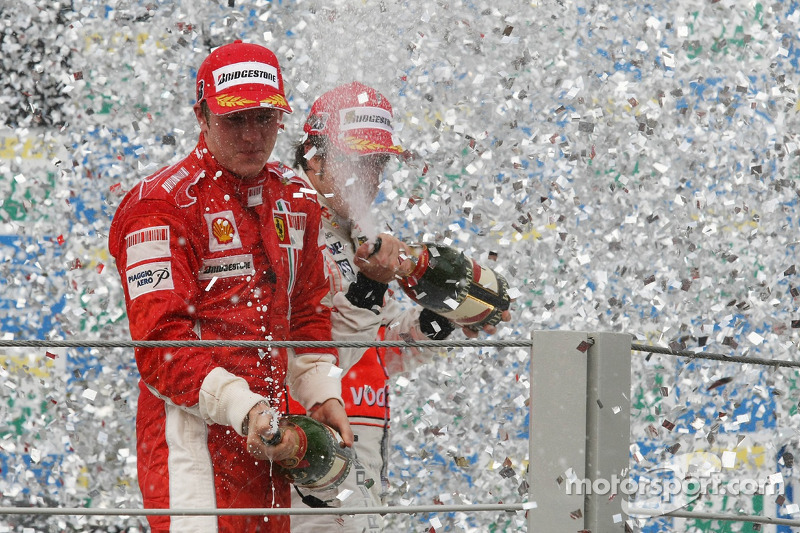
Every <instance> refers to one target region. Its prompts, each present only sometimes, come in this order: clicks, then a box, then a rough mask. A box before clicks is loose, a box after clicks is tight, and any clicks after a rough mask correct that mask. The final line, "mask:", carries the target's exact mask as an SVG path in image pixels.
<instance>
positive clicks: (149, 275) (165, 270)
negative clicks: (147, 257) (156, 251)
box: [125, 261, 175, 300]
mask: <svg viewBox="0 0 800 533" xmlns="http://www.w3.org/2000/svg"><path fill="white" fill-rule="evenodd" d="M125 275H126V276H127V278H128V294H129V295H130V299H131V300H135V299H136V298H138V297H139V296H141V295H143V294H147V293H149V292H155V291H165V290H173V289H174V288H175V285H174V284H173V282H172V263H171V262H170V261H156V262H154V263H145V264H143V265H139V266H136V267H133V268H129V269H128V270H127V272H126V273H125Z"/></svg>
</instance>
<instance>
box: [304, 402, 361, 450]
mask: <svg viewBox="0 0 800 533" xmlns="http://www.w3.org/2000/svg"><path fill="white" fill-rule="evenodd" d="M309 416H311V418H313V419H314V420H316V421H317V422H322V423H323V424H327V425H329V426H330V427H332V428H333V429H335V430H336V431H338V432H339V435H341V437H342V441H343V442H344V445H345V446H349V447H352V446H353V441H354V440H355V437H354V436H353V430H352V428H351V427H350V421H349V420H347V412H345V410H344V406H343V405H342V404H341V402H340V401H339V400H337V399H336V398H328V399H327V400H325V401H324V402H322V403H318V404H316V405H315V406H313V407H312V408H311V409H309Z"/></svg>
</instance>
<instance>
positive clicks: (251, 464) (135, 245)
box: [109, 136, 341, 533]
mask: <svg viewBox="0 0 800 533" xmlns="http://www.w3.org/2000/svg"><path fill="white" fill-rule="evenodd" d="M309 193H312V194H309ZM323 246H324V243H323V241H322V240H321V234H320V209H319V205H318V204H317V201H316V195H315V194H313V191H311V190H310V189H309V188H308V185H307V184H306V183H305V182H304V181H303V180H302V179H300V178H299V177H297V176H296V175H295V174H294V172H293V171H291V169H288V168H287V167H284V166H282V165H280V164H278V163H269V164H268V165H267V166H266V167H265V169H264V170H263V171H262V172H261V174H259V175H258V176H257V177H256V178H253V179H248V180H243V179H241V178H238V177H235V176H233V175H232V174H230V173H229V172H227V171H226V170H225V169H223V168H222V167H220V166H219V165H218V164H217V162H216V160H215V159H214V158H213V156H212V155H211V154H210V153H209V152H208V150H207V148H206V145H205V142H204V139H203V137H202V136H201V138H200V141H199V143H198V145H197V147H196V148H195V150H194V151H193V152H192V153H191V154H190V155H189V156H188V157H186V158H185V159H184V160H182V161H180V162H179V163H177V164H175V165H172V166H171V167H168V168H165V169H162V170H161V171H159V172H157V173H156V174H154V175H153V176H150V177H148V178H146V179H144V180H143V181H141V182H140V183H139V184H137V185H136V186H135V187H134V188H133V189H132V190H131V191H130V192H129V193H128V194H127V196H126V197H125V198H124V199H123V201H122V203H121V205H120V207H119V209H118V210H117V212H116V214H115V216H114V220H113V222H112V224H111V232H110V235H109V249H110V251H111V254H112V255H113V256H114V258H115V259H116V263H117V269H118V270H119V273H120V276H121V278H122V284H123V286H124V289H125V298H126V304H127V311H128V321H129V324H130V332H131V337H132V338H133V339H134V340H150V341H152V340H162V341H166V340H169V341H174V340H199V339H203V340H220V339H224V340H259V341H264V340H276V341H282V340H299V341H306V340H308V341H323V340H330V338H331V337H330V309H329V307H327V306H326V305H324V304H323V303H322V299H323V297H324V296H325V295H326V294H327V292H328V290H329V286H328V281H327V279H326V274H325V269H324V264H323V257H322V254H321V249H322V248H323ZM336 362H337V359H336V352H335V350H334V349H332V348H331V349H319V348H317V349H310V348H309V349H297V350H286V349H276V348H272V349H269V348H267V349H259V348H238V347H224V346H223V347H213V348H206V347H202V348H198V347H180V348H160V347H159V348H151V347H147V348H136V363H137V366H138V368H139V372H140V375H141V380H140V382H139V389H140V395H139V404H138V413H137V421H136V437H137V461H138V472H139V486H140V488H141V491H142V494H143V496H144V505H145V507H147V508H173V509H186V508H204V509H208V508H219V509H224V508H242V507H244V508H248V507H253V508H255V507H288V506H289V504H290V496H289V492H290V491H289V485H288V484H287V482H286V481H285V480H284V479H282V478H280V477H279V476H273V475H272V472H271V470H272V469H271V467H270V463H269V462H266V461H259V460H257V459H256V458H254V457H253V456H251V455H250V454H248V453H247V451H246V449H245V448H246V438H245V437H244V436H242V435H241V431H242V429H241V428H242V421H243V419H244V417H245V415H246V414H247V413H248V411H249V410H250V409H251V408H252V407H253V406H254V405H255V404H256V403H258V401H260V400H262V399H267V401H268V402H269V403H270V405H272V406H273V407H275V408H276V409H283V408H284V405H285V402H286V400H285V395H284V394H283V392H282V391H284V390H285V389H284V383H286V384H287V385H288V387H289V390H291V391H292V394H293V395H294V397H295V398H297V399H298V400H299V401H300V402H301V403H302V404H303V405H304V406H306V407H309V406H312V405H314V404H315V403H318V402H324V401H325V400H327V399H329V398H338V399H341V396H340V383H339V378H338V377H336V375H337V372H336V371H334V369H333V366H334V365H335V364H336ZM150 525H151V527H152V530H153V531H158V532H161V531H164V532H166V531H169V532H172V533H175V532H186V533H189V532H191V533H198V532H200V533H208V532H216V531H220V532H229V533H246V532H253V533H255V532H270V533H271V532H275V533H285V532H286V531H288V530H289V518H288V517H270V518H264V517H246V516H221V517H219V518H217V517H215V516H199V517H196V516H195V517H192V516H187V517H180V516H178V517H172V518H170V517H167V516H165V517H151V518H150Z"/></svg>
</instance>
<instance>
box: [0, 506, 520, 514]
mask: <svg viewBox="0 0 800 533" xmlns="http://www.w3.org/2000/svg"><path fill="white" fill-rule="evenodd" d="M532 507H535V505H534V504H528V503H476V504H470V505H395V506H391V507H349V508H348V507H326V508H324V509H321V508H311V507H281V508H278V507H273V508H247V509H245V508H242V509H124V508H116V509H108V508H100V507H96V508H91V507H0V516H3V515H33V514H36V515H47V516H63V515H70V516H232V515H236V516H240V515H245V516H275V515H295V516H296V515H306V516H307V515H330V514H334V515H361V514H415V513H457V512H472V511H521V510H523V509H528V508H532Z"/></svg>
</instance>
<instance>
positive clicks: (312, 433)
mask: <svg viewBox="0 0 800 533" xmlns="http://www.w3.org/2000/svg"><path fill="white" fill-rule="evenodd" d="M278 431H279V432H280V433H281V435H283V434H285V433H287V432H289V431H291V432H294V433H296V434H297V437H298V445H297V447H296V448H295V450H294V454H293V455H292V457H290V458H289V459H284V460H283V461H278V462H277V465H278V467H279V468H280V470H281V472H282V473H283V475H285V476H286V477H287V478H289V480H290V481H291V482H292V483H294V484H295V485H297V486H299V487H304V488H307V489H312V490H325V489H332V488H336V487H338V486H339V485H340V484H341V483H342V481H344V480H345V478H346V477H347V474H348V473H349V472H350V464H351V463H352V461H353V452H352V450H351V449H350V448H343V447H342V446H341V442H342V440H341V437H339V434H338V433H336V432H335V431H334V430H333V429H332V428H330V427H328V426H327V425H325V424H323V423H321V422H317V421H316V420H314V419H313V418H311V417H310V416H304V415H287V416H284V417H281V418H280V420H279V421H278ZM279 442H280V441H279Z"/></svg>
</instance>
